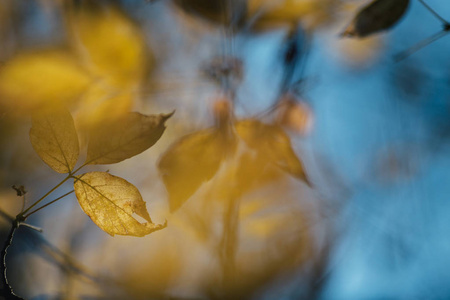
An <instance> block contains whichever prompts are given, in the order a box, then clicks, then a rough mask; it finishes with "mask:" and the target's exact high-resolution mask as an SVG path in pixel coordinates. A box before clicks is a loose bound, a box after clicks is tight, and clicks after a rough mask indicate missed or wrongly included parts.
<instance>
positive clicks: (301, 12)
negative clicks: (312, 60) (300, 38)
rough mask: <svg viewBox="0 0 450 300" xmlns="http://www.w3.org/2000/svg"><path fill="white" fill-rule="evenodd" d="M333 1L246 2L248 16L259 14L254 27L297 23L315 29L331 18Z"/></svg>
mask: <svg viewBox="0 0 450 300" xmlns="http://www.w3.org/2000/svg"><path fill="white" fill-rule="evenodd" d="M335 2H336V1H335V0H283V1H272V0H248V11H249V14H250V15H257V14H261V16H260V17H258V18H257V20H256V27H259V28H261V27H262V28H264V27H273V26H274V25H275V26H276V25H289V24H295V23H298V22H299V21H301V22H303V26H306V27H316V26H317V25H320V24H321V23H324V22H326V21H327V20H328V19H330V18H331V17H332V12H333V7H334V4H335Z"/></svg>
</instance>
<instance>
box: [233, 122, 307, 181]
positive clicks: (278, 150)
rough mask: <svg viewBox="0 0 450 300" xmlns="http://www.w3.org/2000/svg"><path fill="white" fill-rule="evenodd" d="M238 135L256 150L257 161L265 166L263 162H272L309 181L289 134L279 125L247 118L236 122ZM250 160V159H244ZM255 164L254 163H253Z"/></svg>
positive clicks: (247, 161)
mask: <svg viewBox="0 0 450 300" xmlns="http://www.w3.org/2000/svg"><path fill="white" fill-rule="evenodd" d="M235 128H236V132H237V134H238V136H239V137H240V138H241V139H242V140H243V141H244V142H245V143H246V145H247V146H248V147H249V148H250V149H251V150H253V151H256V153H255V155H256V157H255V158H254V160H255V162H257V164H259V165H260V166H259V167H260V168H263V166H264V165H263V164H261V163H264V162H265V163H266V164H267V163H271V164H274V165H276V166H277V167H279V168H280V169H282V170H284V171H285V172H287V173H289V174H291V175H292V176H294V177H296V178H299V179H301V180H304V181H305V182H306V183H309V181H308V178H307V176H306V174H305V172H304V168H303V165H302V163H301V161H300V160H299V158H298V157H297V155H296V154H295V152H294V150H293V149H292V145H291V141H290V139H289V137H288V135H287V134H286V133H285V132H284V131H283V129H282V128H281V127H280V126H279V125H273V124H264V123H262V122H260V121H258V120H254V119H247V120H242V121H239V122H237V123H236V125H235ZM244 162H246V163H249V162H250V159H247V160H246V161H244ZM253 164H254V163H253Z"/></svg>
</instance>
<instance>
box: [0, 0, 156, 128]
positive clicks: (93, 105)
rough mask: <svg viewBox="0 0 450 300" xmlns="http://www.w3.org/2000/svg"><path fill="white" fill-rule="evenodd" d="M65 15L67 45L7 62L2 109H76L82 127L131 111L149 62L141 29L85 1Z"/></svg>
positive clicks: (0, 91)
mask: <svg viewBox="0 0 450 300" xmlns="http://www.w3.org/2000/svg"><path fill="white" fill-rule="evenodd" d="M63 13H64V16H65V19H66V20H67V22H66V24H67V28H66V30H67V37H68V38H69V39H68V41H67V42H68V43H67V45H65V46H64V47H53V48H49V49H38V50H34V51H30V50H25V51H20V52H19V53H18V54H16V55H15V56H13V57H12V58H10V59H9V60H7V61H6V62H5V63H4V65H3V66H2V67H1V69H0V104H1V105H2V106H4V107H7V108H11V109H13V111H16V112H22V113H23V112H27V113H28V112H30V111H36V110H41V109H47V110H48V109H52V108H54V107H65V106H70V107H75V108H76V109H77V119H78V121H79V123H80V124H81V125H84V127H89V126H94V125H95V124H97V123H101V122H102V119H103V118H104V117H105V116H108V118H114V117H120V116H121V115H122V114H123V113H124V112H127V111H130V110H131V107H132V104H133V100H134V98H135V95H136V92H137V91H138V89H139V87H140V85H141V82H142V81H143V79H144V76H145V74H146V71H147V69H148V67H149V66H150V63H151V59H149V57H150V58H151V55H148V54H147V50H146V45H145V41H144V39H143V37H142V34H141V32H140V30H138V28H137V26H136V25H135V24H134V23H133V22H132V21H131V20H130V19H129V18H128V17H126V16H125V15H124V14H123V13H122V12H121V11H120V10H119V9H118V8H117V7H115V6H114V5H102V4H100V3H94V2H88V1H83V2H80V3H79V4H77V5H75V6H74V7H69V8H68V9H66V10H64V11H63ZM30 91H32V92H30Z"/></svg>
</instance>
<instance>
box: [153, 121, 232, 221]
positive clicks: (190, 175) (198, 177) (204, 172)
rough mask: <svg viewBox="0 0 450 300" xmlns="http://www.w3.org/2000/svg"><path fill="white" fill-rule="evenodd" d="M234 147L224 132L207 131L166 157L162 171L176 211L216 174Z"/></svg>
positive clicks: (183, 141) (181, 142)
mask: <svg viewBox="0 0 450 300" xmlns="http://www.w3.org/2000/svg"><path fill="white" fill-rule="evenodd" d="M233 147H234V140H232V139H230V138H227V137H226V135H225V134H224V132H222V131H221V130H218V129H207V130H201V131H198V132H195V133H192V134H190V135H187V136H185V137H183V138H181V139H180V140H178V141H176V142H175V143H174V144H173V145H172V146H171V147H170V148H169V149H168V150H167V151H166V152H165V153H164V154H163V155H162V157H161V160H160V161H159V164H158V168H159V172H160V174H161V176H162V179H163V181H164V184H165V186H166V189H167V192H168V194H169V205H170V210H171V211H172V212H173V211H175V210H177V209H178V208H179V207H180V206H181V205H183V203H184V202H186V200H187V199H189V197H191V196H192V195H193V194H194V193H195V191H197V189H198V188H199V187H200V186H201V185H202V183H204V182H205V181H208V180H210V179H211V178H212V177H213V176H214V175H215V174H216V172H217V170H218V169H219V167H220V165H221V162H222V161H223V160H224V158H225V156H226V155H227V153H229V152H230V151H232V149H233Z"/></svg>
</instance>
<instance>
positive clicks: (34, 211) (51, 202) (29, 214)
mask: <svg viewBox="0 0 450 300" xmlns="http://www.w3.org/2000/svg"><path fill="white" fill-rule="evenodd" d="M73 192H74V190H71V191H70V192H67V193H65V194H64V195H62V196H60V197H58V198H56V199H54V200H52V201H50V202H49V203H47V204H44V205H42V206H41V207H39V208H37V209H35V210H33V211H32V212H30V213H28V214H26V215H24V218H28V217H29V216H31V215H32V214H34V213H36V212H38V211H40V210H41V209H43V208H44V207H47V206H49V205H51V204H53V203H55V202H56V201H58V200H60V199H62V198H64V197H66V196H68V195H70V194H72V193H73Z"/></svg>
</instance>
